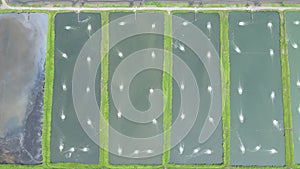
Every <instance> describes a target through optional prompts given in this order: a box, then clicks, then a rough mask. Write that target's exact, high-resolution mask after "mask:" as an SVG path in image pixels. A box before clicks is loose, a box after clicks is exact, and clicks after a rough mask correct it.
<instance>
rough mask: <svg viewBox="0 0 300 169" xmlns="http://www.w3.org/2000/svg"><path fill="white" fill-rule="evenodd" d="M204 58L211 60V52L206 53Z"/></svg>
mask: <svg viewBox="0 0 300 169" xmlns="http://www.w3.org/2000/svg"><path fill="white" fill-rule="evenodd" d="M206 57H207V58H208V59H210V58H211V52H210V51H208V52H207V53H206Z"/></svg>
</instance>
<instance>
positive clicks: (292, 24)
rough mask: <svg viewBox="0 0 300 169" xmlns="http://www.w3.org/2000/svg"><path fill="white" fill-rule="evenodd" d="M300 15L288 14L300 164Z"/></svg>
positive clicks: (296, 153) (296, 154)
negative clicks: (299, 46)
mask: <svg viewBox="0 0 300 169" xmlns="http://www.w3.org/2000/svg"><path fill="white" fill-rule="evenodd" d="M299 17H300V13H299V12H288V13H286V41H287V43H288V54H289V56H288V57H289V67H290V92H291V107H292V118H293V140H294V157H295V163H296V164H300V66H299V65H300V54H299V48H298V44H299V43H300V41H299V39H300V34H299V32H300V29H299V28H300V20H299Z"/></svg>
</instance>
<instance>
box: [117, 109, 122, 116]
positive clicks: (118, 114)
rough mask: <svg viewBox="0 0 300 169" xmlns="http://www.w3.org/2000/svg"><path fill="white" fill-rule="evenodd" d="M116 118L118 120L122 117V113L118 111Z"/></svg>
mask: <svg viewBox="0 0 300 169" xmlns="http://www.w3.org/2000/svg"><path fill="white" fill-rule="evenodd" d="M117 116H118V118H121V117H122V112H121V111H120V110H119V111H118V113H117Z"/></svg>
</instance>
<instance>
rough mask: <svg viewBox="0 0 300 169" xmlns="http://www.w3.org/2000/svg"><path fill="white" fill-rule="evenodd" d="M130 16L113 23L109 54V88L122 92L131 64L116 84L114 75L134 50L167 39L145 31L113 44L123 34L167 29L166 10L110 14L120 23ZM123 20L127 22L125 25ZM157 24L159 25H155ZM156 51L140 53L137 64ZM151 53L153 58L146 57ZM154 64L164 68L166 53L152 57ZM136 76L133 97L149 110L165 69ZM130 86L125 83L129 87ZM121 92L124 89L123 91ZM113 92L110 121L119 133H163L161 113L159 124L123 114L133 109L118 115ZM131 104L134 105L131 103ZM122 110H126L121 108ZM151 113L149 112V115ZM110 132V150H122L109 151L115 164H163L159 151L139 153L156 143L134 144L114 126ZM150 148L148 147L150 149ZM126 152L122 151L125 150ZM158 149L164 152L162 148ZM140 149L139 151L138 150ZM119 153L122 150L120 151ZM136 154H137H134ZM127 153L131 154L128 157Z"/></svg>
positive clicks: (161, 45)
mask: <svg viewBox="0 0 300 169" xmlns="http://www.w3.org/2000/svg"><path fill="white" fill-rule="evenodd" d="M123 16H128V18H126V19H124V21H123V19H121V20H120V21H118V23H113V24H111V25H110V32H109V33H110V35H109V36H110V48H111V51H110V53H109V80H108V90H109V91H111V90H117V92H119V85H121V84H122V82H123V80H126V76H127V73H126V72H127V71H128V69H129V68H130V67H125V69H126V70H123V71H122V72H121V74H122V76H121V78H120V79H116V80H117V81H116V83H115V84H114V83H112V77H113V75H114V73H115V72H116V69H117V67H119V66H120V64H121V62H122V61H125V60H127V58H130V57H131V56H130V55H132V54H133V53H134V52H137V51H139V50H142V49H147V48H157V49H163V48H164V38H163V36H161V35H158V34H141V35H133V36H130V37H128V38H126V39H124V40H122V41H120V42H119V43H117V44H116V45H113V44H112V41H113V40H112V39H118V38H121V37H123V35H128V34H135V33H137V32H139V31H148V30H150V31H151V30H154V31H155V30H157V29H158V30H160V31H161V32H162V31H163V28H164V23H163V21H164V15H163V13H147V16H145V15H142V14H140V13H137V14H136V15H134V14H133V13H110V15H109V21H110V22H114V21H115V22H116V20H117V19H119V18H121V17H123ZM122 23H123V24H124V25H122ZM153 24H155V27H154V26H153ZM120 53H122V55H121V56H122V57H120ZM151 55H152V52H151V51H149V52H147V53H146V54H145V55H140V57H141V58H142V59H141V60H139V61H136V63H135V64H134V65H132V66H133V67H134V66H136V64H140V65H141V64H146V63H147V62H149V58H151ZM145 56H149V58H147V57H145ZM150 62H152V63H153V64H154V65H156V66H157V67H159V68H161V69H162V67H163V55H159V56H156V58H155V59H154V58H153V60H150ZM137 73H138V74H136V76H135V77H134V78H133V80H132V81H131V82H130V86H129V98H128V99H130V101H131V103H132V105H133V106H134V107H135V108H136V109H137V110H140V111H142V112H143V111H146V110H148V109H149V108H150V106H151V105H150V102H149V100H148V97H149V90H150V89H151V88H152V89H160V90H161V88H162V71H160V70H157V69H146V70H144V71H140V72H137ZM126 87H128V86H124V90H125V88H126ZM120 93H121V92H120ZM115 99H117V100H116V101H118V102H120V104H121V105H123V104H125V101H122V100H119V99H120V98H115ZM116 101H113V98H112V94H111V92H109V123H110V126H111V127H112V128H113V129H114V130H116V131H117V132H119V133H121V134H123V135H125V136H128V137H132V138H145V139H147V138H149V137H152V136H155V135H158V134H160V133H162V131H163V122H162V117H163V115H162V114H161V115H160V116H158V117H157V118H156V123H155V124H153V123H152V122H149V123H143V124H142V123H140V122H139V121H132V120H130V119H127V118H126V117H123V114H131V113H132V112H122V116H120V117H118V112H119V108H118V107H116V105H115V104H114V102H116ZM128 106H130V105H128ZM120 111H122V110H120ZM145 116H147V114H145ZM109 132H110V138H109V139H110V141H109V150H110V151H115V150H117V149H118V150H119V151H118V152H120V154H119V155H116V153H110V154H109V162H110V163H111V164H161V158H162V157H161V155H160V153H159V152H155V151H154V152H153V153H159V154H157V155H154V156H151V155H150V154H149V155H150V156H149V157H145V158H139V156H142V155H145V154H146V153H147V152H146V151H147V150H146V149H148V150H150V149H152V148H153V147H152V145H148V146H149V147H148V146H139V145H134V144H133V143H132V142H130V143H128V142H126V141H125V140H124V139H123V138H122V137H119V136H114V134H113V131H112V129H111V130H110V131H109ZM162 144H163V140H162V139H161V140H158V141H157V142H156V144H155V145H153V146H157V145H162ZM147 147H148V148H147ZM121 151H122V153H121ZM158 151H162V149H159V150H158ZM134 152H136V154H135V153H134ZM117 154H118V153H117ZM134 154H135V155H134ZM124 156H127V157H124Z"/></svg>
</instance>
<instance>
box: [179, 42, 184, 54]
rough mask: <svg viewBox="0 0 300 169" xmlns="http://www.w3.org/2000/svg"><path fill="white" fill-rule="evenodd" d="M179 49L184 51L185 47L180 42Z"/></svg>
mask: <svg viewBox="0 0 300 169" xmlns="http://www.w3.org/2000/svg"><path fill="white" fill-rule="evenodd" d="M179 50H181V51H182V52H184V51H185V48H184V46H183V45H182V44H179Z"/></svg>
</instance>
